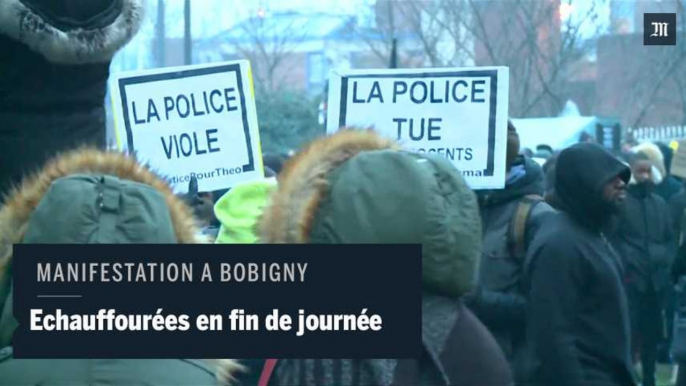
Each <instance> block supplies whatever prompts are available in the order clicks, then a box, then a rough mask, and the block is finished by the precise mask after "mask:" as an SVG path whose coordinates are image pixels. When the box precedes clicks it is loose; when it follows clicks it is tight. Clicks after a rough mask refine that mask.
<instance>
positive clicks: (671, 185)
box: [653, 176, 682, 202]
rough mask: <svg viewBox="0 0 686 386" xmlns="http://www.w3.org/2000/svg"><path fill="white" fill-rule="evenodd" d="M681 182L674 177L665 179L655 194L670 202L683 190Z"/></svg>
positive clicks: (657, 187) (656, 188)
mask: <svg viewBox="0 0 686 386" xmlns="http://www.w3.org/2000/svg"><path fill="white" fill-rule="evenodd" d="M681 186H682V184H681V182H679V180H677V179H676V178H674V177H672V176H667V177H665V178H664V179H663V180H662V182H660V183H659V184H658V185H657V186H656V187H655V191H654V192H653V193H655V194H657V195H658V196H660V197H662V199H663V200H665V201H666V202H669V200H670V199H671V198H672V197H674V195H676V194H677V193H679V191H680V190H681Z"/></svg>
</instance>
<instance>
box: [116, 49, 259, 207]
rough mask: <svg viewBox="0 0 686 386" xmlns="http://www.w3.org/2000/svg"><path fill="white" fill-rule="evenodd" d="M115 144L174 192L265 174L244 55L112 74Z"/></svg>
mask: <svg viewBox="0 0 686 386" xmlns="http://www.w3.org/2000/svg"><path fill="white" fill-rule="evenodd" d="M110 89H111V92H112V97H113V104H114V112H115V114H116V115H115V116H116V122H117V126H116V130H117V138H118V141H119V147H120V148H121V149H126V150H128V151H129V152H131V153H135V154H136V155H137V157H138V158H139V159H140V160H141V161H142V162H146V163H148V164H149V165H150V166H151V167H153V168H154V169H156V170H157V171H158V172H159V173H160V174H162V175H164V176H166V177H167V179H168V181H169V183H170V184H171V186H172V187H173V189H174V191H175V192H176V193H183V192H186V191H187V190H188V182H189V181H190V179H191V177H192V176H195V177H196V178H197V179H198V186H199V189H200V191H213V190H219V189H225V188H229V187H231V186H233V185H235V184H236V183H239V182H244V181H248V180H252V179H255V178H260V177H262V176H263V169H262V158H261V154H260V137H259V132H258V127H257V113H256V110H255V99H254V95H253V90H252V86H251V79H250V64H249V62H248V61H236V62H225V63H220V64H211V65H193V66H183V67H173V68H163V69H156V70H149V71H137V72H129V73H121V74H115V75H114V76H113V79H112V80H111V81H110Z"/></svg>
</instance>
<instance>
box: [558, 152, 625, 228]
mask: <svg viewBox="0 0 686 386" xmlns="http://www.w3.org/2000/svg"><path fill="white" fill-rule="evenodd" d="M555 174H556V175H555V202H554V204H555V206H557V207H558V208H559V209H561V210H563V211H564V212H566V213H567V214H569V215H570V216H572V217H573V218H575V219H576V220H577V221H578V222H580V223H582V224H584V225H586V226H588V227H590V228H592V229H594V230H599V229H601V228H602V227H603V226H605V225H606V223H607V221H608V220H609V219H610V217H611V215H612V211H611V209H610V208H609V206H608V204H607V203H606V202H605V200H604V199H603V189H604V187H605V185H606V184H607V183H608V182H610V181H612V179H614V178H615V177H617V176H619V177H621V178H622V179H623V180H624V182H626V183H628V182H629V180H630V179H631V169H629V167H628V166H626V165H625V164H624V163H622V162H621V161H619V160H618V159H617V158H615V157H614V156H613V155H612V154H610V152H608V151H607V150H605V149H604V148H603V147H601V146H599V145H597V144H593V143H579V144H576V145H573V146H571V147H569V148H567V149H565V150H563V151H562V153H560V156H559V158H558V160H557V163H556V165H555Z"/></svg>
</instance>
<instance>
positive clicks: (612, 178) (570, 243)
mask: <svg viewBox="0 0 686 386" xmlns="http://www.w3.org/2000/svg"><path fill="white" fill-rule="evenodd" d="M555 170H556V176H555V177H556V178H555V193H554V197H553V198H554V201H553V206H555V207H556V209H559V210H560V212H558V213H557V214H555V215H553V216H551V218H550V219H548V220H547V221H546V225H545V227H544V228H542V229H541V231H540V232H539V233H538V235H537V236H536V237H535V239H534V241H533V243H532V245H531V247H530V248H529V251H528V253H527V266H526V275H527V279H526V283H527V294H528V299H527V300H528V302H527V305H528V307H527V343H528V345H529V347H530V349H531V350H532V354H533V359H535V362H536V367H535V368H533V369H532V376H533V379H534V382H533V383H532V384H534V385H540V386H550V385H555V386H587V385H603V386H605V385H616V386H627V385H634V384H635V380H634V376H633V370H632V364H631V358H630V349H629V343H630V328H629V309H628V304H627V303H628V302H627V299H626V293H625V291H624V287H623V284H622V280H621V278H622V276H623V275H622V272H623V267H622V265H621V262H620V260H619V257H618V256H617V254H616V253H615V252H614V250H613V249H612V247H611V246H610V244H609V242H608V241H607V239H606V237H605V235H604V231H605V227H606V226H607V224H608V222H609V220H610V219H611V217H612V215H613V214H615V213H617V212H618V210H619V208H621V203H622V201H623V200H624V198H625V197H626V192H625V190H626V183H627V182H629V179H630V178H631V171H630V169H629V168H628V167H626V166H625V165H624V164H622V163H621V162H620V161H618V160H617V159H616V158H614V157H613V156H612V155H611V154H610V153H609V152H608V151H607V150H605V149H603V148H602V147H600V146H599V145H596V144H591V143H580V144H576V145H574V146H572V147H570V148H568V149H565V150H564V151H562V153H560V156H559V158H558V160H557V164H556V168H555Z"/></svg>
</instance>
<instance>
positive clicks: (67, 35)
mask: <svg viewBox="0 0 686 386" xmlns="http://www.w3.org/2000/svg"><path fill="white" fill-rule="evenodd" d="M144 8H145V7H144V0H124V2H123V8H122V12H121V14H120V15H119V16H117V18H116V19H115V20H114V22H113V23H112V24H110V25H108V26H107V27H105V28H101V29H83V28H78V29H74V30H70V31H62V30H60V29H58V28H55V27H54V26H52V25H50V23H48V22H47V21H45V20H44V19H43V18H42V17H40V16H39V15H37V14H36V13H35V12H33V11H31V9H29V8H28V7H27V6H26V5H24V4H23V3H22V1H21V0H2V1H0V33H3V34H6V35H8V36H10V37H11V38H13V39H15V40H18V41H20V42H22V43H24V44H26V45H28V46H29V47H30V48H31V49H32V50H33V51H36V52H38V53H40V54H41V55H43V56H44V57H45V58H46V59H48V60H49V61H51V62H53V63H60V64H85V63H103V62H108V61H109V60H111V59H112V57H113V56H114V54H116V53H117V51H118V50H119V49H120V48H122V47H123V46H124V45H125V44H126V43H128V42H129V41H130V40H131V39H132V38H133V36H134V35H135V34H136V32H138V30H139V29H140V26H141V24H142V22H143V18H144Z"/></svg>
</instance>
